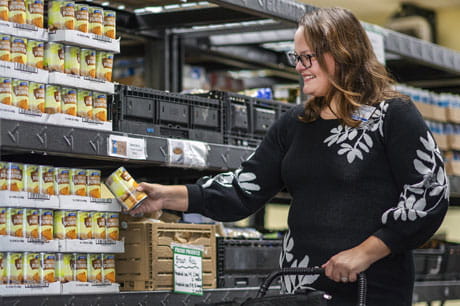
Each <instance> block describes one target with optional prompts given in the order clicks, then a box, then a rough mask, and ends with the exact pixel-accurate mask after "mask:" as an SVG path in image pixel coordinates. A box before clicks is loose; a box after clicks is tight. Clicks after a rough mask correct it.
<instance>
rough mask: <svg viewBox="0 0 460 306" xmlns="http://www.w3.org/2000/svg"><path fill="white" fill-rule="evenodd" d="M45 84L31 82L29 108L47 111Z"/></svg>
mask: <svg viewBox="0 0 460 306" xmlns="http://www.w3.org/2000/svg"><path fill="white" fill-rule="evenodd" d="M45 87H46V86H45V84H41V83H35V82H29V109H30V110H31V111H35V112H39V113H43V112H45Z"/></svg>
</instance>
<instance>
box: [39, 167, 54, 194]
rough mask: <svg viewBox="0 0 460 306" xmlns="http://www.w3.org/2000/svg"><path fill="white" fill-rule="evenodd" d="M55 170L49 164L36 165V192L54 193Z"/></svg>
mask: <svg viewBox="0 0 460 306" xmlns="http://www.w3.org/2000/svg"><path fill="white" fill-rule="evenodd" d="M55 176H56V174H55V170H54V167H51V166H39V167H38V193H41V194H48V195H55V194H56V189H55V186H54V185H55V182H56V179H55Z"/></svg>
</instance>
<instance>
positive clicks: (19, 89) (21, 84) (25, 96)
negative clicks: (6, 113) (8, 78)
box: [12, 79, 29, 109]
mask: <svg viewBox="0 0 460 306" xmlns="http://www.w3.org/2000/svg"><path fill="white" fill-rule="evenodd" d="M12 87H13V106H16V107H19V108H22V109H29V82H28V81H22V80H16V79H14V80H13V82H12Z"/></svg>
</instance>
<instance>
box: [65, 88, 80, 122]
mask: <svg viewBox="0 0 460 306" xmlns="http://www.w3.org/2000/svg"><path fill="white" fill-rule="evenodd" d="M61 101H62V103H61V111H62V113H63V114H67V115H71V116H76V115H77V90H76V89H75V88H64V87H63V88H62V89H61Z"/></svg>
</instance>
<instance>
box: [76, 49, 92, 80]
mask: <svg viewBox="0 0 460 306" xmlns="http://www.w3.org/2000/svg"><path fill="white" fill-rule="evenodd" d="M80 75H81V76H84V77H90V78H95V77H96V51H94V50H91V49H84V48H82V49H81V51H80Z"/></svg>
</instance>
